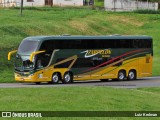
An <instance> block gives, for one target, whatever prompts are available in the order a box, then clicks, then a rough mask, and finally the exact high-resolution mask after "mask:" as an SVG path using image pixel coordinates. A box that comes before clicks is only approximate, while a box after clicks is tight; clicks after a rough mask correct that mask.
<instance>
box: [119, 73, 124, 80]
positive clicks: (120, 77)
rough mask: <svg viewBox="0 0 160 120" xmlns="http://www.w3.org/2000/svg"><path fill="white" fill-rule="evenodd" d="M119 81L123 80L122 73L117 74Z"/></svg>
mask: <svg viewBox="0 0 160 120" xmlns="http://www.w3.org/2000/svg"><path fill="white" fill-rule="evenodd" d="M119 79H120V80H123V79H124V74H123V73H122V72H120V73H119Z"/></svg>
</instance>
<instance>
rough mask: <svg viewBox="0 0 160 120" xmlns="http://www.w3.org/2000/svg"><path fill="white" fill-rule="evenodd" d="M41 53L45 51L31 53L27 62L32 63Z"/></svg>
mask: <svg viewBox="0 0 160 120" xmlns="http://www.w3.org/2000/svg"><path fill="white" fill-rule="evenodd" d="M43 52H45V50H43V51H37V52H33V53H32V54H31V55H30V59H29V60H30V61H31V62H32V61H33V57H34V56H35V55H37V54H40V53H43Z"/></svg>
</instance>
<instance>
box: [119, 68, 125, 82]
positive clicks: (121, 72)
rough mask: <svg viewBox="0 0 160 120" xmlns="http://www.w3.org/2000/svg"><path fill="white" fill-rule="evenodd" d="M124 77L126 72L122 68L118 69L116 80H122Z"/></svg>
mask: <svg viewBox="0 0 160 120" xmlns="http://www.w3.org/2000/svg"><path fill="white" fill-rule="evenodd" d="M125 78H126V72H125V71H124V70H120V71H119V72H118V80H119V81H122V80H124V79H125Z"/></svg>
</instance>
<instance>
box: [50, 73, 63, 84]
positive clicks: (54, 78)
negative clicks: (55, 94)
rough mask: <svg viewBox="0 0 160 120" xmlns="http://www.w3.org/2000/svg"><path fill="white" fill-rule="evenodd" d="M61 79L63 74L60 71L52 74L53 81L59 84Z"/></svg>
mask: <svg viewBox="0 0 160 120" xmlns="http://www.w3.org/2000/svg"><path fill="white" fill-rule="evenodd" d="M60 79H61V75H60V74H59V73H53V75H52V83H53V84H57V83H58V82H59V81H60Z"/></svg>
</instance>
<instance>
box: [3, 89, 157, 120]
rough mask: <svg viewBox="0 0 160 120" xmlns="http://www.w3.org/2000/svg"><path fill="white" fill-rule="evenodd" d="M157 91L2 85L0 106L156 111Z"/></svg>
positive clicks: (13, 107)
mask: <svg viewBox="0 0 160 120" xmlns="http://www.w3.org/2000/svg"><path fill="white" fill-rule="evenodd" d="M159 92H160V88H156V87H155V88H138V89H118V88H110V87H50V88H3V89H2V88H1V89H0V98H1V99H0V108H1V111H158V110H159V109H160V106H159V99H160V95H159ZM77 93H78V94H77ZM153 98H155V99H153ZM88 119H90V118H88ZM94 119H100V118H94ZM106 119H107V118H106ZM112 119H113V120H114V119H115V120H117V119H118V120H119V119H122V118H112ZM125 119H127V118H125ZM130 119H133V118H130Z"/></svg>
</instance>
